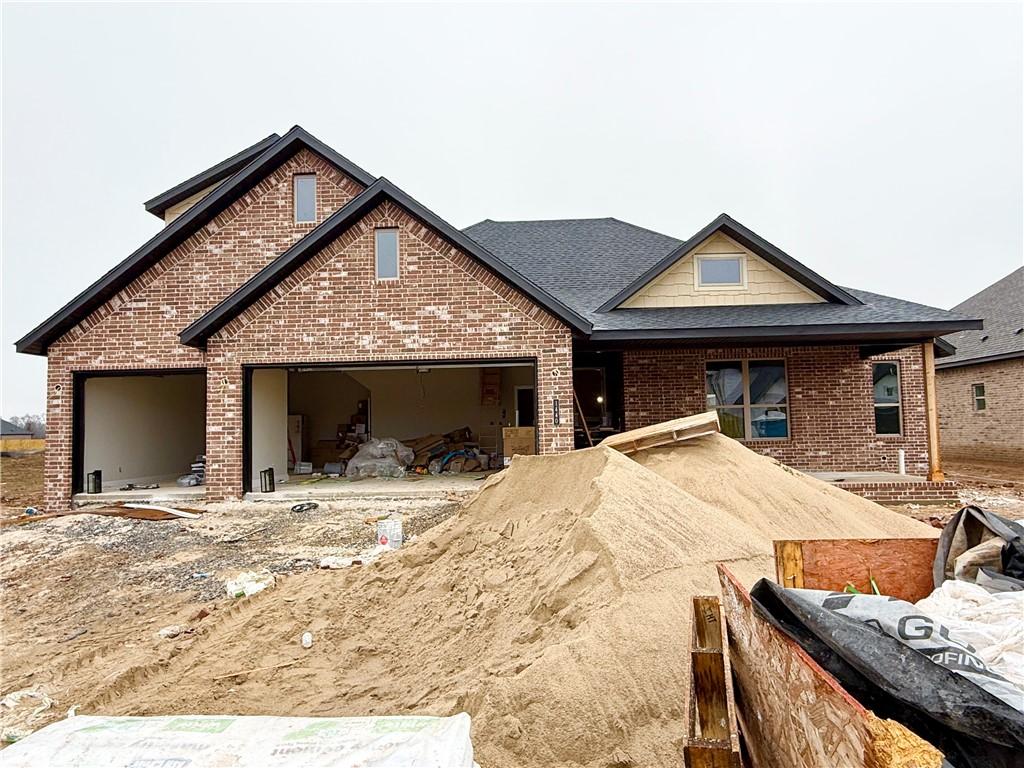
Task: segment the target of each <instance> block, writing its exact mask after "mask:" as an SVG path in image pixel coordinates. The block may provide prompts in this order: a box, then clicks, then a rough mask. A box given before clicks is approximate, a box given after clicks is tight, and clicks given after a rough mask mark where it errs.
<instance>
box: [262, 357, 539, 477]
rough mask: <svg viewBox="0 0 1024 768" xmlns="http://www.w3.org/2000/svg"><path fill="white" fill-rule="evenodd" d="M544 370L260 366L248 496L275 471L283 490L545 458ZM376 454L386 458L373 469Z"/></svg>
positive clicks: (523, 365) (526, 366)
mask: <svg viewBox="0 0 1024 768" xmlns="http://www.w3.org/2000/svg"><path fill="white" fill-rule="evenodd" d="M535 370H536V367H535V365H534V363H533V362H532V361H521V362H504V361H501V362H499V361H494V362H479V363H473V364H465V363H459V364H453V363H419V364H416V365H410V364H390V365H380V364H375V365H358V366H354V365H317V366H298V365H296V366H287V367H284V366H282V367H261V368H253V369H250V370H249V371H247V376H246V389H247V401H248V419H247V425H246V433H247V434H246V438H247V443H248V446H247V456H248V461H247V464H248V466H247V472H246V476H247V477H246V480H247V490H252V491H260V490H263V489H265V488H266V487H267V480H268V475H267V470H273V476H274V482H275V485H277V484H280V483H281V482H282V481H284V482H302V481H303V480H304V479H306V478H308V477H316V476H338V477H339V478H344V479H349V480H354V479H361V477H364V476H385V475H388V474H389V473H390V476H392V477H395V476H400V475H401V474H402V472H404V473H417V474H439V473H445V474H457V473H460V472H477V473H479V472H486V471H490V470H493V469H497V468H500V467H501V466H502V465H503V463H504V458H505V456H511V455H512V454H513V453H535V452H536V422H535V414H536V373H535ZM396 442H397V446H396V444H395V443H396ZM364 446H368V447H366V448H364ZM361 448H364V450H363V451H360V449H361ZM373 453H379V454H381V456H380V457H379V458H382V459H385V461H383V462H382V463H380V464H379V465H376V466H375V465H373V464H372V463H368V462H367V461H366V459H367V458H368V457H369V458H378V457H373V456H371V454H373ZM391 456H394V460H393V461H390V462H388V461H387V459H388V458H389V457H391ZM396 464H400V465H402V472H400V471H399V470H397V469H395V465H396ZM375 470H379V471H375ZM261 473H262V475H261Z"/></svg>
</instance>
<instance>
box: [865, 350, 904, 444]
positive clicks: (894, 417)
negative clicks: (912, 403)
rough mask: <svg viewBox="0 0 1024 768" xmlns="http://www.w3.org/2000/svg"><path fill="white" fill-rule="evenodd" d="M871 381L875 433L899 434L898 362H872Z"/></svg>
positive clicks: (900, 417)
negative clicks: (873, 397) (873, 390)
mask: <svg viewBox="0 0 1024 768" xmlns="http://www.w3.org/2000/svg"><path fill="white" fill-rule="evenodd" d="M871 381H872V383H873V384H874V389H875V434H876V435H899V434H901V433H902V428H901V425H902V424H903V418H902V415H901V413H900V411H901V403H900V367H899V363H894V362H886V363H873V364H872V366H871Z"/></svg>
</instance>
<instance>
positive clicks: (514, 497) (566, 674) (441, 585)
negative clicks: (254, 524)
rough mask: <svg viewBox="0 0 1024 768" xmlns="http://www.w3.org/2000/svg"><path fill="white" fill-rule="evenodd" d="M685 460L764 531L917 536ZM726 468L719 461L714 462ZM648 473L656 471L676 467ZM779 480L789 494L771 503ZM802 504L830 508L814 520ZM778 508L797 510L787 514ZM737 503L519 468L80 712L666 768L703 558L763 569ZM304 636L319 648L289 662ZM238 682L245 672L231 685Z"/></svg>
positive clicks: (886, 516) (838, 502) (268, 596)
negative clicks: (451, 732)
mask: <svg viewBox="0 0 1024 768" xmlns="http://www.w3.org/2000/svg"><path fill="white" fill-rule="evenodd" d="M700 443H701V446H700V447H698V448H696V449H694V450H692V451H689V452H687V453H686V454H685V456H686V457H689V458H690V459H692V458H693V457H694V456H697V455H700V454H701V453H707V454H708V456H707V457H704V458H703V459H701V460H702V461H705V463H706V464H707V465H708V471H709V472H712V473H713V472H715V471H717V470H716V469H715V467H716V466H717V465H718V464H720V463H721V464H722V465H724V466H725V467H726V468H727V469H726V470H723V471H724V472H725V473H726V474H723V475H722V477H721V478H719V480H718V481H717V482H718V483H723V484H724V483H726V482H731V479H732V477H733V476H732V475H731V474H729V473H732V472H737V473H740V474H742V468H741V465H742V463H743V461H744V460H746V461H748V462H751V466H752V467H756V472H757V473H760V474H758V475H757V476H756V482H751V480H750V477H747V478H746V479H745V480H744V481H743V483H742V484H746V485H748V486H750V487H751V488H752V489H755V488H760V489H762V490H763V489H765V488H772V489H773V490H771V492H770V493H771V494H776V496H769V497H764V500H763V502H762V506H763V507H765V509H764V512H765V513H766V514H768V515H772V514H774V513H773V512H771V511H770V510H768V509H767V508H766V507H767V506H768V505H769V501H768V499H769V498H771V499H774V501H772V502H771V503H775V502H778V503H786V504H789V505H790V506H791V507H794V508H800V507H802V506H803V505H804V504H805V503H808V504H813V508H814V509H815V510H821V514H820V515H819V514H818V513H807V514H806V515H804V516H803V517H802V518H801V522H800V523H799V524H793V525H791V526H790V527H789V528H787V532H786V535H802V536H807V537H810V536H819V535H833V536H844V535H857V536H860V535H883V534H890V535H928V532H929V531H932V529H931V528H930V527H928V526H926V525H923V524H914V523H913V522H912V521H907V520H906V519H904V518H902V517H900V516H898V515H896V514H894V513H888V512H886V511H885V510H881V508H880V507H875V506H874V505H870V504H868V507H869V508H870V509H869V510H868V511H867V512H865V504H867V503H866V502H863V501H861V500H860V499H857V498H856V497H853V496H850V495H849V494H842V493H840V494H832V493H831V492H830V491H829V490H828V489H824V490H823V489H821V488H819V487H818V486H817V485H816V484H814V483H810V484H808V483H807V481H806V480H805V479H803V478H802V477H799V476H794V475H790V474H789V473H788V472H787V471H786V470H785V469H783V468H781V467H780V466H778V465H776V464H774V463H771V462H764V461H762V460H761V459H760V458H759V457H756V456H755V455H754V454H753V453H751V452H750V451H747V450H746V449H745V448H742V447H740V446H738V445H737V446H736V447H737V448H738V452H737V451H732V449H731V441H727V442H722V441H721V440H718V439H714V440H707V439H702V440H701V441H700ZM723 452H724V454H726V455H727V456H728V458H723V459H722V460H721V462H718V461H716V460H715V459H714V456H716V455H718V454H722V453H723ZM656 463H659V464H661V465H662V466H661V469H662V470H665V469H666V468H667V466H668V464H670V463H671V459H670V457H669V456H667V454H666V455H662V456H660V458H659V460H658V462H656ZM733 465H735V466H733ZM665 474H668V472H665ZM783 476H784V477H783ZM791 478H795V479H796V480H797V482H798V483H799V486H794V489H795V490H793V491H786V490H784V489H785V487H786V486H787V484H788V483H789V482H790V479H791ZM706 480H707V483H708V484H709V485H712V486H713V485H714V483H715V481H714V480H713V479H712V478H707V479H706ZM737 484H740V483H737ZM807 489H810V490H807ZM736 490H737V492H740V489H736ZM703 492H704V493H707V494H710V493H714V491H713V490H705V491H703ZM814 492H817V493H820V494H823V495H825V496H827V497H828V500H829V501H828V503H829V505H830V506H829V511H828V512H827V513H826V512H825V511H824V508H825V507H824V505H825V502H823V501H821V500H817V501H814V500H813V493H814ZM743 493H744V494H745V493H746V491H743ZM788 493H796V494H797V496H796V499H797V500H796V501H794V500H793V499H783V498H782V497H783V496H784V495H786V494H788ZM744 499H745V500H746V501H745V502H744V511H743V512H742V513H735V512H733V511H731V510H730V509H727V508H723V507H722V506H715V505H713V504H712V503H710V502H709V501H708V500H707V497H701V498H698V497H697V496H694V495H690V494H688V493H687V492H685V491H684V490H682V488H680V487H678V486H677V485H675V484H673V483H672V482H669V481H667V480H666V479H664V478H663V477H661V476H659V475H658V474H656V473H655V472H653V471H650V470H648V469H646V468H645V467H643V466H641V465H640V464H638V463H636V462H634V461H633V460H632V459H629V458H626V457H625V456H623V455H621V454H619V453H617V452H615V451H613V450H611V449H608V448H602V447H598V448H594V449H590V450H586V451H578V452H575V453H571V454H566V455H562V456H556V457H551V456H548V457H517V458H516V459H515V461H514V462H513V465H512V467H511V469H510V470H509V471H507V472H505V473H503V474H502V475H499V476H497V477H496V478H494V479H492V480H491V481H489V482H488V483H487V484H486V485H485V487H484V488H483V490H482V491H481V492H480V494H479V495H478V496H477V497H476V498H475V499H473V500H472V501H471V502H470V503H469V504H468V505H467V506H466V507H465V508H464V509H463V510H462V512H461V513H460V514H459V515H458V516H457V517H454V518H452V519H450V520H448V521H447V522H445V523H442V524H441V525H439V526H437V527H436V528H434V529H432V530H430V531H428V532H427V533H425V534H424V535H423V536H421V537H420V539H419V540H418V541H417V542H415V543H413V544H411V545H409V546H408V547H407V548H405V549H403V550H402V551H401V552H398V553H395V554H394V555H391V556H388V557H386V558H383V559H382V560H380V561H378V562H377V563H376V564H375V565H373V566H371V567H366V568H362V569H358V568H357V569H352V570H350V571H334V572H321V573H315V574H309V575H304V576H296V577H292V578H289V579H286V580H284V581H283V582H282V583H281V584H280V585H279V586H278V587H277V588H276V589H274V590H273V591H270V592H266V593H261V594H260V595H257V596H256V597H254V598H252V599H250V600H247V601H243V602H242V603H241V604H239V605H238V606H237V607H236V608H234V609H233V610H232V611H230V612H228V613H227V615H226V616H223V617H222V618H220V619H219V620H218V621H217V622H216V623H215V624H213V625H210V626H209V627H207V628H204V629H202V630H201V633H200V634H199V635H197V636H196V637H195V639H194V640H192V641H189V642H190V643H191V645H187V647H183V648H182V650H181V652H180V653H178V654H177V655H176V656H174V657H173V658H172V659H171V660H170V661H169V662H167V663H165V664H161V665H155V666H154V668H152V669H148V670H139V671H138V672H137V673H136V674H135V675H134V676H132V677H131V678H128V679H122V680H121V681H119V682H117V683H115V684H113V685H112V686H110V687H109V688H108V689H107V690H106V691H100V693H99V694H98V696H97V698H96V699H94V700H93V701H92V702H89V703H86V704H84V706H83V707H82V709H81V710H80V711H81V712H83V713H95V712H103V713H112V714H128V713H131V714H171V713H206V714H211V713H233V714H290V715H365V714H374V713H376V714H407V713H420V714H436V715H447V714H451V713H454V712H458V711H463V710H465V711H468V712H469V713H470V714H471V715H472V716H473V742H474V745H475V747H476V751H477V755H476V756H477V761H478V762H479V763H480V764H481V765H483V766H487V768H511V767H512V766H523V767H526V768H529V767H530V766H537V767H540V766H544V767H545V768H549V767H550V766H588V767H593V768H597V767H599V766H600V767H602V768H605V767H607V768H611V767H612V766H677V765H678V764H679V759H680V758H679V744H680V741H681V737H682V735H683V732H682V731H683V727H684V726H683V724H684V717H683V716H684V712H685V711H686V705H687V702H686V688H687V675H688V660H687V655H688V653H687V651H688V638H689V631H690V630H689V614H690V605H689V602H690V601H689V598H690V596H691V595H693V594H696V593H717V592H718V587H717V579H716V576H715V571H714V567H713V564H714V563H715V562H718V561H728V562H729V563H730V567H731V568H732V569H733V570H734V572H736V573H737V575H738V576H739V577H740V579H742V580H743V581H745V582H747V583H750V582H752V581H753V580H754V579H755V578H757V577H758V576H760V575H762V574H768V573H771V571H772V557H771V544H770V538H768V537H766V536H764V535H763V534H762V531H763V530H764V528H765V523H763V522H759V521H756V520H754V519H753V515H754V512H753V511H752V510H753V507H754V505H755V502H754V501H753V499H752V498H751V497H749V496H746V495H744ZM809 499H810V501H809ZM748 502H749V506H750V509H747V504H748ZM800 514H803V513H800ZM864 514H870V515H871V517H872V522H870V523H865V522H863V521H862V520H861V519H860V518H861V517H862V516H863V515H864ZM744 516H747V517H750V519H744ZM826 528H827V529H828V530H827V531H826V530H824V529H826ZM307 630H308V631H311V632H312V633H313V635H314V642H313V646H312V648H311V649H309V650H303V649H302V648H301V646H300V640H299V639H300V636H301V634H302V633H303V632H305V631H307ZM247 669H258V670H259V671H255V672H252V673H251V674H244V675H234V676H233V675H231V674H230V673H232V672H235V671H237V670H247Z"/></svg>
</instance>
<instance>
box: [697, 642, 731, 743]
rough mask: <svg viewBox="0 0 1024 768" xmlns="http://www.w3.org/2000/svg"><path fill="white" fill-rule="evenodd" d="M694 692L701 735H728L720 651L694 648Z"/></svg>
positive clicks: (727, 717) (725, 736)
mask: <svg viewBox="0 0 1024 768" xmlns="http://www.w3.org/2000/svg"><path fill="white" fill-rule="evenodd" d="M690 664H691V665H692V666H693V695H694V698H695V699H696V700H697V723H698V724H699V725H700V735H701V738H704V739H716V740H726V739H728V738H729V708H728V706H727V705H726V700H725V660H724V659H723V658H722V651H721V650H717V651H702V650H696V649H695V650H694V651H692V652H691V653H690Z"/></svg>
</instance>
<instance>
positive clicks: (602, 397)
mask: <svg viewBox="0 0 1024 768" xmlns="http://www.w3.org/2000/svg"><path fill="white" fill-rule="evenodd" d="M597 402H599V403H603V402H604V396H603V395H598V396H597Z"/></svg>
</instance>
